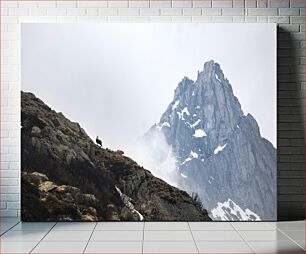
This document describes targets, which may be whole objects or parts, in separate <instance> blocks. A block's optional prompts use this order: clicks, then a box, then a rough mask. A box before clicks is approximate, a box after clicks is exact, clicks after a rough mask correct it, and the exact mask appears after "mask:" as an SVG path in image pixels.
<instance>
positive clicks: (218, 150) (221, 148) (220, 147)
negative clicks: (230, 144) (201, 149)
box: [214, 144, 227, 154]
mask: <svg viewBox="0 0 306 254" xmlns="http://www.w3.org/2000/svg"><path fill="white" fill-rule="evenodd" d="M226 145H227V144H225V145H224V146H220V145H219V146H218V147H217V148H216V149H215V150H214V154H217V153H219V152H221V151H222V150H223V149H224V148H225V147H226Z"/></svg>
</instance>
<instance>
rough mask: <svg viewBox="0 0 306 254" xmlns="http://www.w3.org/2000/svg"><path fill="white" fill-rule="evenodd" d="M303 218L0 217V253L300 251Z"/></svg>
mask: <svg viewBox="0 0 306 254" xmlns="http://www.w3.org/2000/svg"><path fill="white" fill-rule="evenodd" d="M304 252H305V221H294V222H232V223H230V222H189V223H188V222H145V223H143V222H98V223H86V222H83V223H76V222H71V223H66V222H62V223H61V222H58V223H44V222H41V223H40V222H36V223H22V222H18V221H16V219H1V251H0V253H50V254H51V253H135V254H136V253H190V254H191V253H245V254H246V253H265V254H266V253H287V254H289V253H290V254H291V253H304Z"/></svg>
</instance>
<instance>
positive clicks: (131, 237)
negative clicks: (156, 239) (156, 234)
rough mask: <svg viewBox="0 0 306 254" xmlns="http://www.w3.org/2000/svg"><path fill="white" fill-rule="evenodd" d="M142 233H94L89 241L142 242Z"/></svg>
mask: <svg viewBox="0 0 306 254" xmlns="http://www.w3.org/2000/svg"><path fill="white" fill-rule="evenodd" d="M142 239H143V231H94V232H93V234H92V236H91V238H90V241H92V242H109V241H136V242H139V241H142Z"/></svg>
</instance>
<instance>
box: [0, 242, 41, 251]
mask: <svg viewBox="0 0 306 254" xmlns="http://www.w3.org/2000/svg"><path fill="white" fill-rule="evenodd" d="M37 243H38V242H2V243H1V251H0V253H29V252H30V251H31V250H32V249H33V248H34V247H35V246H36V244H37Z"/></svg>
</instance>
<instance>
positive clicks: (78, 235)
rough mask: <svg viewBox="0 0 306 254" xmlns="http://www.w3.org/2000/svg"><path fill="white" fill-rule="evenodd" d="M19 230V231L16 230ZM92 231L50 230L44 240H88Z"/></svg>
mask: <svg viewBox="0 0 306 254" xmlns="http://www.w3.org/2000/svg"><path fill="white" fill-rule="evenodd" d="M16 232H17V231H16ZM91 233H92V231H84V230H83V231H76V230H73V231H53V230H52V231H50V232H49V233H48V234H47V235H46V237H45V238H44V239H43V241H44V242H64V241H67V242H78V241H80V242H86V241H88V240H89V238H90V235H91Z"/></svg>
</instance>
